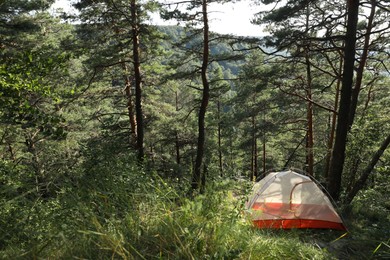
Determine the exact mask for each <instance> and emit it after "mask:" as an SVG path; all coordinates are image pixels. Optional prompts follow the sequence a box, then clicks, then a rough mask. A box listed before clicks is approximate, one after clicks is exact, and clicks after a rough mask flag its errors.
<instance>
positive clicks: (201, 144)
mask: <svg viewBox="0 0 390 260" xmlns="http://www.w3.org/2000/svg"><path fill="white" fill-rule="evenodd" d="M202 14H203V60H202V68H201V77H202V85H203V91H202V93H203V94H202V102H201V106H200V109H199V115H198V143H197V151H196V159H195V170H194V173H193V175H192V189H193V190H195V189H198V188H199V186H200V185H203V183H205V182H206V181H204V182H203V181H202V183H201V180H200V179H201V173H202V163H203V155H204V150H205V115H206V110H207V106H208V103H209V98H210V86H209V81H208V79H207V68H208V63H209V22H208V17H207V0H203V1H202ZM201 189H202V187H201Z"/></svg>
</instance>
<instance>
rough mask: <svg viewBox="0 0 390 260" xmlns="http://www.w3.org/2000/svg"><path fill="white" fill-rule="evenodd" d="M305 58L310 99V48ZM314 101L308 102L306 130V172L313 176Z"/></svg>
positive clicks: (307, 93)
mask: <svg viewBox="0 0 390 260" xmlns="http://www.w3.org/2000/svg"><path fill="white" fill-rule="evenodd" d="M305 59H306V77H307V86H306V96H307V98H308V100H313V99H312V90H311V87H312V86H311V85H312V84H311V82H312V76H311V67H310V58H309V53H308V50H306V53H305ZM313 132H314V130H313V103H312V102H308V103H307V130H306V138H307V140H306V162H307V165H306V172H307V173H308V174H309V175H310V176H313V174H314V152H313V148H314V134H313Z"/></svg>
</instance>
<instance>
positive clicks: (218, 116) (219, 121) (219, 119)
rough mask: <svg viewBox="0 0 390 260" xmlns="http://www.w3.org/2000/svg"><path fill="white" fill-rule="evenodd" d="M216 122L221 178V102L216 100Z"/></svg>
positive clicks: (221, 174)
mask: <svg viewBox="0 0 390 260" xmlns="http://www.w3.org/2000/svg"><path fill="white" fill-rule="evenodd" d="M217 113H218V115H217V120H218V161H219V174H220V176H221V177H223V158H222V135H221V131H222V126H221V101H220V100H219V98H218V103H217Z"/></svg>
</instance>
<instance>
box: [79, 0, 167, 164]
mask: <svg viewBox="0 0 390 260" xmlns="http://www.w3.org/2000/svg"><path fill="white" fill-rule="evenodd" d="M75 7H76V8H77V9H78V10H80V12H81V13H80V15H79V17H80V19H81V21H82V22H83V24H82V25H81V27H80V28H81V34H85V33H86V32H87V33H88V34H87V35H89V36H90V37H93V38H94V40H95V43H97V45H96V46H98V45H101V44H102V43H104V45H103V46H104V47H105V48H103V49H101V50H100V55H101V58H103V59H102V60H100V61H98V62H97V63H96V60H95V66H94V68H93V69H95V71H98V70H99V69H100V70H101V71H102V72H104V71H108V70H111V69H113V68H115V67H116V69H117V70H119V71H122V75H123V77H122V78H124V79H125V82H124V85H125V89H126V91H125V93H126V98H127V105H126V106H127V110H128V113H127V115H128V122H129V123H130V136H131V138H129V140H132V139H136V142H135V148H136V150H137V154H138V159H139V161H140V162H142V161H143V159H144V154H145V152H144V127H145V126H144V116H145V115H144V113H143V109H142V102H143V98H144V97H143V94H142V92H143V84H144V83H145V82H146V81H147V78H146V77H145V75H147V74H148V73H147V71H146V70H145V71H143V67H144V66H145V65H146V64H152V58H151V56H154V57H155V56H158V55H160V54H159V51H160V50H161V48H158V44H159V39H160V38H161V36H160V35H159V34H158V32H157V30H155V28H154V27H153V26H151V25H149V24H147V22H146V21H147V20H148V19H149V17H148V14H149V13H150V12H152V11H154V10H155V9H156V7H157V5H156V4H155V3H153V2H150V1H149V2H148V1H146V2H137V1H131V2H130V3H128V2H126V1H121V0H116V1H106V0H101V1H94V2H90V1H80V2H78V3H77V4H75ZM91 32H92V33H93V34H94V35H92V34H91ZM128 32H130V34H129V33H128ZM129 35H130V36H129ZM84 37H85V36H84ZM86 40H87V41H88V44H90V40H91V39H90V38H88V39H86ZM129 45H130V46H131V48H129V47H128V46H129ZM129 65H130V66H129ZM129 67H130V68H131V71H132V73H131V77H130V78H129V75H128V74H127V73H128V71H129V70H128V68H129ZM145 67H146V66H145ZM150 73H151V72H150ZM103 75H104V74H103ZM149 80H150V78H149ZM113 81H118V82H123V80H122V79H120V80H118V79H117V78H113ZM148 83H149V84H150V83H151V82H148ZM132 84H134V86H131V85H132ZM132 87H134V92H135V93H134V95H135V100H134V102H133V98H134V97H133V94H132V93H131V89H132ZM133 106H134V109H133ZM133 111H135V120H134V112H133Z"/></svg>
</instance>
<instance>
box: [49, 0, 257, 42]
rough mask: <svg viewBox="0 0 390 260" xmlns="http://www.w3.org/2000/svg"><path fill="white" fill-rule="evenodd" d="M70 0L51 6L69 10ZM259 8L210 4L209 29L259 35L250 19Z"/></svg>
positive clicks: (245, 1)
mask: <svg viewBox="0 0 390 260" xmlns="http://www.w3.org/2000/svg"><path fill="white" fill-rule="evenodd" d="M71 1H72V0H57V1H56V3H55V4H54V5H53V8H54V9H56V8H63V9H64V10H65V11H68V10H71ZM73 1H74V0H73ZM259 10H260V7H259V6H251V5H250V4H249V0H242V1H240V2H237V3H234V4H233V3H228V4H212V5H211V6H210V7H209V13H210V17H209V20H210V30H211V31H213V32H217V33H221V34H234V35H238V36H261V35H263V34H264V33H262V31H261V27H260V26H257V25H253V24H251V23H250V20H251V19H252V18H253V15H254V14H255V13H256V12H258V11H259ZM155 20H156V21H155V23H156V24H162V23H163V22H162V21H161V20H160V19H157V18H156V19H155Z"/></svg>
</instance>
